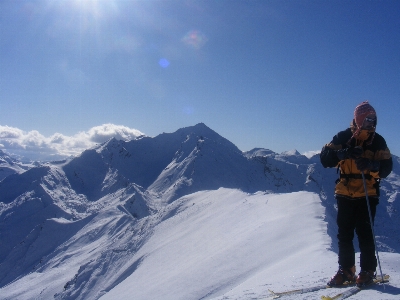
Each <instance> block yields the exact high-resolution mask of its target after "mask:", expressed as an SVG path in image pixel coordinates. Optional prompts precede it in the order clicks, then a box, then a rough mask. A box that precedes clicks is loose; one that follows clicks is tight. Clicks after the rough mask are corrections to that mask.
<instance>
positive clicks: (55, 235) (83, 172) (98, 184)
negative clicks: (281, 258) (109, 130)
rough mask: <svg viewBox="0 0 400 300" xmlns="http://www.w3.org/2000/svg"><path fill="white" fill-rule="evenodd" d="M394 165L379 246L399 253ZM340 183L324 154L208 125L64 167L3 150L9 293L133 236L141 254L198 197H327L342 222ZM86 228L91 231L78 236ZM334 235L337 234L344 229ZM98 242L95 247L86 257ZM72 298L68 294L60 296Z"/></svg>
mask: <svg viewBox="0 0 400 300" xmlns="http://www.w3.org/2000/svg"><path fill="white" fill-rule="evenodd" d="M393 159H394V169H393V172H392V174H391V175H390V176H389V177H388V178H387V179H384V180H382V182H381V187H382V196H381V205H380V206H379V210H378V214H381V215H384V216H385V217H380V218H378V219H377V224H376V228H377V229H376V231H377V235H378V236H379V238H378V240H379V247H380V249H382V250H383V251H389V252H390V251H397V252H399V250H400V239H399V236H400V230H399V228H400V214H399V210H400V199H399V191H400V177H399V176H400V166H399V158H398V157H396V156H394V157H393ZM336 178H337V174H336V170H334V169H324V168H323V167H322V166H321V164H320V162H319V157H318V156H317V155H316V156H313V157H311V158H307V157H306V156H303V155H301V154H299V153H298V152H297V151H290V152H286V153H282V154H277V153H274V152H273V151H271V150H268V149H253V150H251V151H248V152H245V153H243V152H242V151H240V150H239V149H238V148H237V147H236V146H235V145H234V144H232V143H231V142H230V141H228V140H227V139H225V138H223V137H222V136H220V135H219V134H218V133H216V132H214V131H213V130H211V129H210V128H208V127H207V126H206V125H205V124H202V123H200V124H197V125H195V126H192V127H187V128H182V129H179V130H177V131H176V132H174V133H163V134H160V135H158V136H156V137H154V138H151V137H144V136H142V137H140V138H138V139H135V140H131V141H129V142H125V141H119V140H116V139H110V140H109V141H107V142H105V143H103V144H101V145H99V146H97V147H95V148H93V149H88V150H86V151H84V152H83V153H82V154H81V155H80V156H78V157H75V158H71V159H68V160H65V161H59V162H51V163H50V162H49V163H42V164H31V165H27V164H23V163H21V162H19V161H17V160H16V159H13V158H11V157H10V156H8V155H7V154H5V153H4V152H2V151H0V241H1V247H0V287H3V286H5V285H7V284H10V283H11V282H13V281H15V280H17V279H21V278H23V277H24V276H28V275H29V274H31V272H32V271H36V272H39V273H46V274H49V276H50V275H51V274H52V273H51V272H53V271H54V269H55V266H60V265H62V264H64V263H66V262H68V260H69V257H70V255H74V257H75V260H74V261H79V259H78V260H77V259H76V257H77V256H78V257H80V258H81V261H80V262H81V263H82V262H83V261H87V262H88V263H87V265H86V267H87V268H88V269H87V270H89V269H90V270H92V271H93V270H94V269H95V268H96V265H95V264H94V263H91V262H93V257H96V256H97V257H99V256H101V257H103V256H107V255H110V253H109V252H106V251H105V252H102V251H101V248H102V247H103V246H104V247H105V248H104V249H106V246H105V245H108V244H109V243H113V242H116V240H118V236H119V235H121V234H123V233H124V232H127V231H129V230H130V235H131V238H132V240H131V241H130V242H129V243H130V245H129V247H130V249H131V251H134V250H135V249H136V250H137V249H139V248H140V247H141V245H142V244H143V243H144V241H145V240H146V237H147V236H148V235H150V234H151V230H152V226H153V225H154V224H155V223H157V222H156V220H155V219H156V218H159V217H160V216H161V215H162V214H160V212H162V211H163V209H164V208H165V207H166V206H167V205H168V204H171V203H173V202H174V201H175V200H177V199H179V198H181V197H183V196H186V195H189V194H192V193H195V192H198V191H204V190H217V189H219V188H229V189H238V190H241V191H243V192H246V193H256V192H258V191H263V192H265V193H291V192H298V191H309V192H314V193H316V194H318V195H320V197H321V199H322V200H323V205H324V206H325V208H326V216H325V218H326V219H334V218H335V206H334V204H335V200H334V197H333V190H334V181H335V179H336ZM163 217H164V218H165V217H166V216H163ZM330 221H332V220H330ZM105 222H117V223H118V222H120V226H115V227H114V230H115V232H113V233H112V234H110V233H108V234H107V235H104V238H105V239H107V240H104V245H103V246H102V243H101V242H99V239H100V237H99V236H100V235H101V234H102V232H101V230H102V224H104V223H105ZM333 223H334V222H333ZM152 224H153V225H152ZM83 228H87V229H86V231H85V232H86V233H85V234H82V233H80V234H79V235H77V233H78V232H79V231H82V229H83ZM328 230H331V231H332V232H329V234H330V235H331V236H332V237H333V238H334V236H335V235H336V232H335V230H334V229H333V228H330V229H328ZM93 243H96V247H95V250H94V248H93V249H92V250H91V251H89V250H88V251H85V249H89V248H88V247H90V245H92V246H93ZM332 248H333V249H334V248H335V245H332ZM72 249H73V252H71V251H72ZM89 252H90V255H89ZM68 253H69V254H68ZM118 257H119V256H118ZM118 257H115V258H113V259H115V264H116V267H115V268H114V269H112V270H109V271H108V272H109V273H107V274H104V276H105V278H106V279H107V280H108V284H109V285H110V286H113V285H115V284H117V283H118V280H120V278H122V277H123V276H122V275H121V274H120V275H119V276H114V275H113V273H112V272H116V273H118V267H117V266H118V265H119V264H121V263H123V262H124V260H123V256H121V257H120V258H118ZM103 258H104V257H103ZM70 267H71V266H70ZM81 268H85V267H82V266H81ZM52 270H53V271H52ZM80 272H84V270H83V269H82V270H80ZM91 276H92V275H90V274H88V275H87V279H88V280H90V279H93V278H92V277H91ZM93 276H95V275H93ZM121 276H122V277H121ZM118 278H119V279H118ZM69 279H70V280H72V281H65V285H66V290H67V287H68V295H69V296H68V297H70V298H69V299H74V297H73V293H74V291H75V292H78V291H79V289H80V288H82V285H83V284H85V283H79V282H76V281H74V280H73V279H72V278H69ZM60 280H64V279H60ZM101 284H104V283H102V281H101V280H98V281H94V283H93V285H94V286H96V285H98V287H99V286H100V285H101ZM94 289H95V287H94ZM58 292H61V291H58ZM64 296H65V294H59V298H60V299H61V298H63V297H64ZM68 297H66V296H65V297H64V298H68Z"/></svg>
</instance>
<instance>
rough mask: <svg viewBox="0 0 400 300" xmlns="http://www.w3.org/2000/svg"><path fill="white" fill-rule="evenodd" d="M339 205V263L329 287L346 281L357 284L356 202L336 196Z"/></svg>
mask: <svg viewBox="0 0 400 300" xmlns="http://www.w3.org/2000/svg"><path fill="white" fill-rule="evenodd" d="M336 199H337V205H338V214H337V219H336V222H337V225H338V235H337V237H338V244H339V253H338V263H339V269H338V271H337V273H336V274H335V275H334V276H333V277H332V278H331V279H330V281H329V282H328V285H329V286H335V285H342V284H343V283H344V282H345V281H350V282H355V280H356V277H355V273H356V269H355V257H354V246H353V238H354V228H355V210H354V201H352V200H350V199H346V198H343V197H338V196H336Z"/></svg>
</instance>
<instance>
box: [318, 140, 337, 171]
mask: <svg viewBox="0 0 400 300" xmlns="http://www.w3.org/2000/svg"><path fill="white" fill-rule="evenodd" d="M336 151H337V150H335V149H333V148H331V144H327V145H325V146H324V147H323V148H322V150H321V153H320V155H319V158H320V161H321V164H322V166H323V167H324V168H333V167H336V166H337V164H338V163H339V158H338V157H337V155H336Z"/></svg>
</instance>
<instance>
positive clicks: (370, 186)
mask: <svg viewBox="0 0 400 300" xmlns="http://www.w3.org/2000/svg"><path fill="white" fill-rule="evenodd" d="M352 135H353V130H352V128H348V129H346V130H344V131H341V132H339V133H338V134H337V135H335V136H334V137H333V139H332V141H331V142H330V143H328V144H326V145H325V146H324V147H323V148H322V151H321V154H320V159H321V163H322V165H323V166H324V167H325V168H332V167H338V168H339V169H340V178H339V179H338V180H337V183H336V188H335V194H337V195H341V196H345V197H349V198H360V197H365V191H364V184H363V180H362V176H361V172H360V170H358V169H357V166H356V162H355V160H354V159H350V158H347V159H344V160H339V158H338V157H337V150H340V149H343V148H350V147H356V146H360V147H362V148H363V154H362V157H366V158H368V159H370V160H375V161H379V162H380V165H379V170H377V171H376V172H374V171H370V170H367V171H365V172H364V174H365V180H366V185H367V191H368V196H371V197H378V196H379V180H380V178H385V177H387V176H388V175H389V174H390V172H391V171H392V167H393V162H392V157H391V154H390V151H389V149H388V147H387V145H386V141H385V139H384V138H383V137H382V136H381V135H379V134H378V133H374V136H373V139H372V141H371V139H368V140H358V139H356V138H352Z"/></svg>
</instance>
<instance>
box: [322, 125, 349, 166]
mask: <svg viewBox="0 0 400 300" xmlns="http://www.w3.org/2000/svg"><path fill="white" fill-rule="evenodd" d="M350 136H351V131H350V129H347V130H344V131H341V132H339V133H338V134H337V135H335V136H334V137H333V138H332V141H331V142H330V143H329V144H326V145H325V146H324V147H323V148H322V150H321V153H320V155H319V158H320V161H321V164H322V166H323V167H324V168H334V167H336V166H337V165H338V163H339V161H340V159H339V158H338V157H337V150H340V149H343V148H344V146H345V143H346V142H347V141H348V140H349V138H350Z"/></svg>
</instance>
